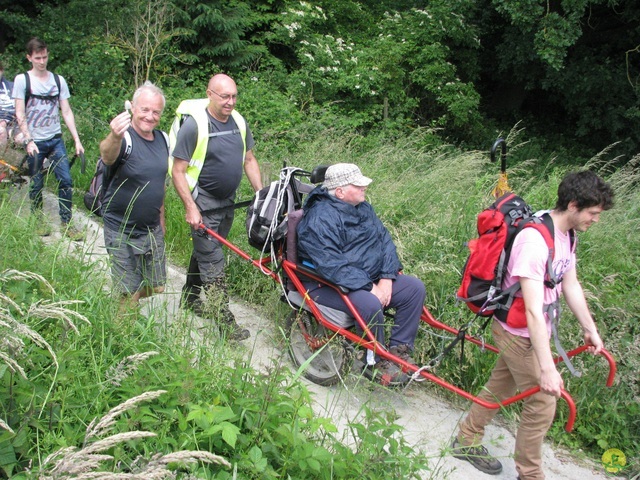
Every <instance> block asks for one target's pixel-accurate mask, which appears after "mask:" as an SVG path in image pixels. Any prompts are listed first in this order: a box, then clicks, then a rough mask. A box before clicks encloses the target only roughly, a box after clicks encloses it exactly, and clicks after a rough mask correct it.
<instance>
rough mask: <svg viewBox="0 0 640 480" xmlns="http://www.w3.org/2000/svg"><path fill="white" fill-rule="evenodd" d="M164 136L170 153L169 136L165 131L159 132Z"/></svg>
mask: <svg viewBox="0 0 640 480" xmlns="http://www.w3.org/2000/svg"><path fill="white" fill-rule="evenodd" d="M159 132H160V133H161V134H162V138H164V142H165V143H166V144H167V152H168V151H169V135H168V134H167V132H165V131H164V130H159Z"/></svg>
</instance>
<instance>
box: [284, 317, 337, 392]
mask: <svg viewBox="0 0 640 480" xmlns="http://www.w3.org/2000/svg"><path fill="white" fill-rule="evenodd" d="M285 332H287V334H288V336H289V355H290V356H291V360H293V363H294V364H295V365H296V367H298V368H299V367H302V366H303V365H305V363H306V365H305V367H304V370H303V373H302V374H303V375H304V376H305V378H307V379H309V380H311V381H312V382H313V383H317V384H318V385H325V386H329V385H334V384H335V383H337V382H338V381H339V380H340V377H341V376H342V375H344V373H345V372H346V371H347V366H348V364H349V353H348V351H347V349H346V348H345V345H344V344H343V341H342V339H341V338H339V337H338V338H333V337H334V335H335V334H334V333H333V332H331V331H330V330H327V329H326V328H324V327H323V326H322V325H321V324H320V323H318V321H317V320H316V319H315V318H314V317H313V316H312V315H311V314H310V313H309V312H307V311H306V310H301V311H294V312H291V313H290V314H289V316H288V317H287V320H286V323H285ZM307 362H308V363H307Z"/></svg>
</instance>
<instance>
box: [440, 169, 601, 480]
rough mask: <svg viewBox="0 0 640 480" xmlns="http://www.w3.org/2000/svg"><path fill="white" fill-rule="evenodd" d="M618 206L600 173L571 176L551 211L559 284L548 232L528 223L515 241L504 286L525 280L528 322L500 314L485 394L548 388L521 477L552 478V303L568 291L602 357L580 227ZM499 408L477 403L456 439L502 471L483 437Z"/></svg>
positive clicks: (519, 456) (528, 435) (536, 406)
mask: <svg viewBox="0 0 640 480" xmlns="http://www.w3.org/2000/svg"><path fill="white" fill-rule="evenodd" d="M612 206H613V191H612V189H611V187H610V186H609V185H608V184H607V183H605V182H604V181H603V180H602V179H600V178H599V177H598V176H597V175H596V174H595V173H593V172H589V171H582V172H577V173H570V174H568V175H567V176H566V177H565V178H564V179H563V180H562V182H561V183H560V186H559V187H558V199H557V202H556V206H555V209H554V210H552V211H551V212H550V213H549V215H550V217H551V219H552V220H553V230H554V232H553V234H554V250H555V254H554V255H553V257H552V259H553V264H552V270H553V272H554V273H555V275H556V277H557V278H558V280H559V281H558V282H557V283H555V285H553V286H547V285H548V284H547V285H545V276H546V274H547V261H548V259H549V256H550V251H549V247H548V245H547V242H546V241H545V240H544V238H543V235H542V234H541V233H540V231H538V230H537V229H535V228H524V229H522V230H521V231H520V232H519V233H518V235H517V236H516V237H515V240H514V242H513V247H512V249H511V256H510V258H509V262H508V266H507V272H506V276H505V278H504V280H503V285H502V287H503V289H507V288H508V287H510V286H511V285H513V284H515V283H516V282H519V283H520V292H519V293H518V294H517V295H518V296H522V298H523V300H524V314H525V317H526V326H523V327H513V326H511V325H509V324H507V323H505V322H501V321H498V320H497V319H495V317H494V321H493V325H492V333H493V338H494V342H495V344H496V346H497V347H498V349H499V350H500V356H499V358H498V361H497V363H496V365H495V367H494V369H493V371H492V372H491V377H490V378H489V381H488V382H487V384H486V385H485V386H484V388H483V389H482V392H481V393H480V395H479V398H483V399H485V400H487V401H490V402H495V401H498V402H499V401H502V400H503V399H505V398H508V397H510V396H512V395H514V394H515V392H516V390H519V391H525V390H527V389H529V388H532V387H534V386H538V385H539V386H540V392H538V393H536V394H535V395H532V396H530V397H527V398H526V399H525V400H524V407H523V410H522V414H521V417H520V418H521V421H520V425H519V427H518V432H517V435H516V444H515V451H514V459H515V463H516V470H517V472H518V476H519V477H518V478H519V479H520V480H540V479H544V478H545V476H544V472H543V471H542V442H543V439H544V436H545V434H546V432H547V431H548V429H549V427H550V426H551V422H552V421H553V417H554V414H555V408H556V401H557V398H558V397H559V396H560V393H561V390H562V388H563V381H562V377H561V376H560V373H559V372H558V370H557V369H556V365H555V363H554V361H553V355H552V353H551V348H550V341H549V339H550V336H551V328H552V321H553V318H550V317H552V316H553V313H550V312H549V309H548V308H546V307H547V306H550V305H556V304H557V302H558V298H559V296H560V294H563V295H564V298H565V299H566V303H567V305H568V306H569V309H570V310H571V311H572V313H573V314H574V315H575V317H576V319H577V320H578V322H579V323H580V325H581V326H582V330H583V332H584V341H585V343H586V344H587V345H591V347H590V348H589V349H588V351H589V352H590V353H592V354H594V355H595V354H598V353H600V351H601V350H602V348H603V343H602V339H601V338H600V336H599V334H598V330H597V328H596V325H595V322H594V320H593V318H592V316H591V314H590V312H589V308H588V306H587V302H586V299H585V296H584V292H583V290H582V286H581V285H580V282H579V281H578V278H577V275H576V269H575V265H576V257H575V253H574V251H573V248H572V247H573V245H572V238H571V237H572V231H578V232H584V231H586V230H587V229H589V227H590V226H591V225H592V224H593V223H595V222H597V221H598V220H599V217H600V213H601V212H603V211H604V210H609V209H610V208H611V207H612ZM549 287H551V288H549ZM496 413H497V410H496V409H487V408H484V407H482V406H480V405H478V404H473V406H472V407H471V410H470V412H469V414H468V416H467V417H466V418H465V419H464V421H463V422H462V423H461V424H460V430H459V432H458V435H457V437H456V438H455V439H454V441H453V444H452V448H453V456H454V457H456V458H460V459H463V460H467V461H469V462H470V463H471V464H472V465H473V466H474V467H476V468H477V469H478V470H480V471H482V472H484V473H487V474H491V475H496V474H498V473H500V472H501V471H502V464H501V463H500V462H499V461H498V460H497V459H496V458H494V457H492V456H491V455H490V454H489V452H488V451H487V449H486V448H485V447H484V446H483V445H482V444H481V441H482V437H483V436H484V429H485V426H486V425H487V424H488V423H489V422H491V420H492V419H493V417H494V416H495V414H496Z"/></svg>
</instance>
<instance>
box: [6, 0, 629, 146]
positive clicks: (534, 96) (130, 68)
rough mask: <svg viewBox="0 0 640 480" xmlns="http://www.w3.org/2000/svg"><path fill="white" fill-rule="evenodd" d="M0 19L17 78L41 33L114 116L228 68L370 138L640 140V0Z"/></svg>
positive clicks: (177, 4) (67, 9) (43, 10)
mask: <svg viewBox="0 0 640 480" xmlns="http://www.w3.org/2000/svg"><path fill="white" fill-rule="evenodd" d="M0 26H2V29H1V33H0V51H2V52H3V54H2V55H3V57H2V58H3V62H4V63H5V67H6V69H7V73H9V75H10V76H11V75H13V74H15V73H17V72H19V71H21V70H22V69H24V68H25V67H26V63H25V62H24V54H23V52H22V45H24V43H25V42H26V41H27V40H28V38H29V37H31V36H33V35H38V36H41V37H43V38H44V39H45V40H46V41H47V42H48V43H49V44H50V46H51V50H52V58H51V66H52V68H55V69H58V70H59V71H60V72H61V73H63V74H65V75H67V76H69V78H68V80H70V82H69V83H70V85H71V88H72V90H73V93H74V95H76V96H78V97H79V96H80V95H82V97H83V98H86V99H87V100H88V103H89V104H90V105H94V104H95V103H94V102H97V105H98V106H99V107H98V110H99V111H103V110H104V108H105V107H103V106H102V105H105V106H106V105H108V104H109V102H110V101H111V100H110V98H109V97H110V96H111V92H112V91H115V92H116V93H117V95H116V96H120V97H121V96H122V94H123V92H126V91H130V90H131V88H132V87H133V86H135V85H136V84H139V83H140V81H141V80H142V79H146V78H149V79H152V80H153V81H156V82H159V83H160V84H161V86H163V87H164V88H165V89H169V91H176V92H183V93H184V94H190V92H192V91H193V92H196V91H200V90H201V89H202V84H203V83H204V82H206V78H208V77H209V76H210V75H211V74H213V73H215V72H217V71H224V72H227V73H229V74H231V75H233V76H235V77H236V78H252V77H253V78H258V79H259V81H262V79H269V82H270V84H269V88H267V89H263V90H264V91H266V95H267V96H269V95H271V94H272V95H273V98H266V97H265V98H264V100H265V102H266V104H271V105H273V104H274V102H273V101H278V102H279V101H281V99H282V98H288V99H289V101H290V102H291V104H292V106H293V107H295V108H296V109H297V110H298V112H300V113H302V114H304V115H314V116H318V115H320V116H322V117H323V118H325V119H329V118H330V117H333V118H334V120H333V122H334V123H335V122H338V123H340V124H341V125H344V126H352V127H357V128H360V129H362V130H363V131H371V129H374V128H378V127H379V126H381V125H384V126H385V127H386V128H387V129H389V128H391V129H398V128H400V129H405V128H414V127H424V126H426V127H437V128H438V129H443V130H442V131H443V134H444V135H445V136H446V137H448V138H449V139H454V140H466V141H470V142H471V144H473V145H480V144H484V143H486V137H487V135H489V134H488V133H487V131H494V130H496V129H503V128H508V127H509V126H511V125H512V124H513V123H514V122H515V121H520V120H525V122H526V125H527V128H529V129H530V130H532V131H537V133H538V135H541V136H552V135H553V136H555V135H556V134H560V135H561V136H563V137H564V138H568V139H570V141H573V142H574V143H581V144H583V145H584V146H585V147H587V148H588V149H590V151H591V152H593V151H598V150H600V149H602V148H603V147H605V146H606V145H609V144H610V143H612V142H618V141H619V142H621V145H623V146H624V147H625V149H626V151H627V152H629V153H633V152H635V151H636V150H637V147H638V145H639V144H640V133H639V132H640V100H639V89H638V78H639V76H640V67H638V65H639V64H640V61H639V60H640V53H639V52H640V47H639V46H638V43H637V41H634V38H636V39H637V38H640V4H638V3H637V2H633V1H631V0H554V1H547V0H545V1H543V0H522V1H518V2H513V1H509V0H477V1H472V0H454V1H450V2H446V1H444V0H435V1H430V2H425V1H419V0H402V1H389V0H382V1H374V0H319V1H316V2H306V1H300V0H256V1H252V2H248V1H246V0H231V1H226V2H223V1H221V0H212V1H208V2H200V1H198V2H193V1H191V0H173V1H172V2H157V1H152V2H144V1H135V2H126V1H123V0H96V1H93V2H91V3H90V4H88V3H87V2H84V1H82V0H64V1H58V0H56V1H52V0H48V1H43V2H32V1H25V2H11V4H10V5H8V6H7V7H5V8H4V10H3V11H2V16H1V17H0ZM151 26H155V27H158V28H156V30H150V29H148V27H151ZM145 28H146V30H145ZM106 86H111V91H106V92H105V91H104V90H105V87H106ZM270 92H271V93H270ZM177 100H178V99H176V102H177ZM172 101H173V99H169V103H170V104H171V102H172ZM118 103H120V102H118ZM285 110H286V109H285ZM491 135H492V134H491Z"/></svg>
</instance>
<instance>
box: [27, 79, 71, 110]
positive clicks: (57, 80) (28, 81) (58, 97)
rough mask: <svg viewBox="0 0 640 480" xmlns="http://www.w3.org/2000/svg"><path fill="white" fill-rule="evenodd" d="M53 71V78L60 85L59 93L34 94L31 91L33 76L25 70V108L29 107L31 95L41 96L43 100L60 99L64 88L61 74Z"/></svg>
mask: <svg viewBox="0 0 640 480" xmlns="http://www.w3.org/2000/svg"><path fill="white" fill-rule="evenodd" d="M51 73H52V75H53V79H54V80H55V82H56V86H57V87H58V94H57V95H34V94H33V93H31V78H30V77H29V72H24V83H25V88H24V106H25V108H26V107H27V102H28V101H29V97H35V98H41V99H43V100H52V99H54V98H55V99H56V100H58V101H59V99H60V93H62V88H61V87H60V76H59V75H58V74H57V73H53V72H51Z"/></svg>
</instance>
